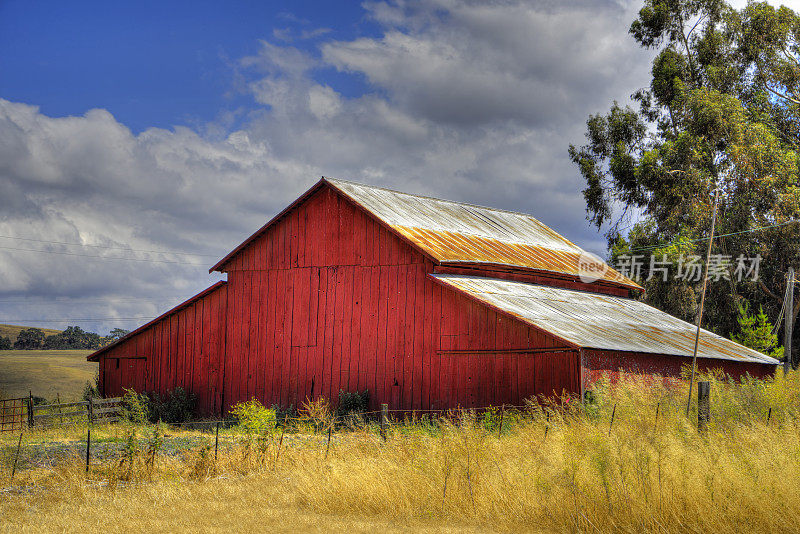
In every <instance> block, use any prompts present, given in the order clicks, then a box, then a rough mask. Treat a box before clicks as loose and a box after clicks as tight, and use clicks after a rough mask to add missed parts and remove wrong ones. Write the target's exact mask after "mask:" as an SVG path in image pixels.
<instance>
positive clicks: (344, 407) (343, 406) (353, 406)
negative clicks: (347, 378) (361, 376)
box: [336, 389, 369, 419]
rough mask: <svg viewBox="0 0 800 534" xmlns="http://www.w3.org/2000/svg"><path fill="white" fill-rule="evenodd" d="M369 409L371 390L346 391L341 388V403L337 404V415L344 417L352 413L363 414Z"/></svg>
mask: <svg viewBox="0 0 800 534" xmlns="http://www.w3.org/2000/svg"><path fill="white" fill-rule="evenodd" d="M368 409H369V390H368V389H365V390H364V391H345V390H343V389H342V390H339V404H337V405H336V417H337V418H340V419H341V418H344V417H347V416H352V415H362V414H364V413H365V412H366V411H367V410H368Z"/></svg>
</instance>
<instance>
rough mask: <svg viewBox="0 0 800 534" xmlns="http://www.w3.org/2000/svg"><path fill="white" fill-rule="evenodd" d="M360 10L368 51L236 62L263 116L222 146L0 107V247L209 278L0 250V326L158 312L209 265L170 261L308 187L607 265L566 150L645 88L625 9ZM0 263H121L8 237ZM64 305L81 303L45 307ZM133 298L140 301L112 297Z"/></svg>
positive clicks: (263, 55)
mask: <svg viewBox="0 0 800 534" xmlns="http://www.w3.org/2000/svg"><path fill="white" fill-rule="evenodd" d="M368 9H369V15H370V16H372V17H373V18H374V19H375V20H376V21H377V22H378V23H379V24H381V25H382V27H383V28H384V32H383V34H382V35H381V36H380V37H378V38H359V39H355V40H352V41H333V40H328V41H325V36H324V35H321V36H319V35H318V36H317V37H322V41H324V42H323V43H322V44H321V46H320V57H319V58H315V57H313V56H312V55H310V54H308V53H305V52H302V51H300V50H298V49H296V48H293V47H291V46H278V45H275V44H272V43H268V42H264V43H262V46H261V49H260V50H259V53H258V54H257V55H255V56H253V57H247V58H243V59H241V60H240V61H239V63H238V68H239V69H240V72H239V74H240V75H241V76H240V78H237V79H241V80H245V81H244V82H243V84H242V85H241V86H240V89H243V90H246V91H248V92H250V93H251V94H252V96H253V99H254V100H255V102H257V103H258V104H260V105H262V106H264V107H263V109H260V110H258V111H257V112H255V113H253V114H251V116H250V117H249V120H248V122H247V125H246V126H245V127H243V128H242V129H240V130H239V131H235V132H233V133H230V134H229V135H226V136H222V137H220V136H219V133H218V132H219V125H210V126H209V127H208V128H205V129H203V128H197V129H195V130H192V129H189V128H185V127H182V128H175V129H174V130H163V129H150V130H146V131H144V132H142V133H141V134H139V135H134V134H133V133H131V132H130V130H129V129H128V128H126V127H125V126H124V125H123V124H120V123H119V122H118V121H117V120H115V119H114V117H113V116H112V115H111V114H109V113H108V112H106V111H104V110H91V111H88V112H87V113H86V114H85V115H83V116H80V117H67V118H52V117H48V116H46V115H44V114H42V113H41V112H39V110H38V109H37V108H35V107H32V106H28V105H24V104H18V103H13V102H8V101H4V100H0V235H5V236H8V235H10V236H21V237H32V238H36V239H42V240H49V241H64V242H81V243H85V244H87V245H103V246H114V247H128V248H132V249H145V250H163V251H167V252H168V253H166V254H163V255H157V254H146V253H135V254H133V253H131V254H128V256H134V255H135V256H136V257H138V258H151V259H159V260H162V261H178V262H184V263H185V262H192V263H199V264H202V265H203V267H197V266H190V265H184V264H182V263H174V264H173V263H147V262H126V261H110V260H96V259H89V258H85V257H81V256H68V255H56V254H53V255H45V254H36V253H31V252H21V251H13V250H9V249H8V248H6V249H2V248H0V322H2V320H15V319H26V318H31V316H32V315H33V316H36V317H40V318H52V317H72V318H92V317H136V316H142V315H155V314H156V313H157V312H161V311H164V310H165V309H166V306H167V304H176V303H177V302H179V297H180V296H188V295H189V294H191V293H192V292H194V291H198V290H200V289H202V288H204V287H206V286H207V285H209V283H210V278H209V276H208V275H207V274H206V272H205V268H204V267H207V266H209V265H211V264H213V263H214V262H215V260H216V258H214V257H185V256H180V255H176V254H171V253H169V251H193V252H197V253H200V254H210V255H217V257H221V256H222V255H224V253H226V252H227V251H228V250H230V249H231V248H233V247H234V246H235V245H236V244H238V242H239V241H241V239H243V238H244V237H246V236H247V235H249V234H250V233H251V232H252V231H253V230H254V229H255V228H257V227H258V226H260V225H261V224H263V222H264V221H266V220H267V219H268V218H269V217H270V216H271V215H273V214H274V213H276V212H277V211H278V210H279V209H280V208H282V207H283V206H284V205H285V204H287V203H288V202H290V201H291V200H292V199H293V198H294V197H296V196H297V195H299V194H300V193H301V192H302V191H303V190H304V189H305V188H307V187H308V186H310V185H311V184H312V183H314V182H315V181H316V180H318V179H319V176H320V175H327V176H335V177H341V178H348V179H353V180H360V181H364V182H368V183H373V184H375V185H382V186H389V187H394V188H397V189H401V190H405V191H410V192H419V193H423V194H432V195H438V196H442V197H445V198H452V199H456V200H464V201H471V202H476V203H480V204H485V205H491V206H497V207H503V208H508V209H518V210H524V211H527V212H530V213H533V214H535V215H536V216H538V217H539V218H541V219H542V220H544V221H545V222H546V223H548V224H550V225H552V226H553V227H554V228H556V230H558V231H560V232H562V233H564V234H565V235H567V236H568V237H569V238H571V239H573V240H575V241H578V242H580V243H583V244H585V245H588V246H590V247H592V248H594V250H595V251H596V252H601V250H598V246H599V245H600V241H599V240H598V237H597V234H596V233H594V232H593V231H592V230H590V229H589V227H588V225H587V223H586V222H585V220H584V206H583V200H582V197H581V195H580V189H581V187H582V183H581V180H580V178H579V176H578V173H577V171H576V169H574V168H573V167H572V165H571V164H570V163H569V161H568V158H567V156H566V148H567V145H568V143H569V142H580V141H581V139H582V133H583V129H584V122H585V120H586V118H587V116H588V114H589V113H593V112H597V111H602V110H604V109H606V108H607V107H608V105H609V103H610V101H611V100H612V99H614V98H617V99H624V97H625V96H626V95H628V94H630V93H631V92H632V91H633V90H635V89H637V88H638V87H640V86H641V85H643V84H644V83H646V80H647V72H648V70H649V65H648V61H647V54H645V53H643V52H642V51H640V50H639V49H637V48H636V46H635V44H634V43H633V41H632V40H631V39H629V38H628V37H627V36H626V31H627V27H628V25H629V23H630V21H631V20H632V18H633V16H634V15H633V13H634V11H635V6H633V7H631V6H627V5H623V6H620V5H617V4H614V3H611V2H606V3H595V2H588V1H587V2H583V3H581V2H574V3H571V4H568V5H567V4H562V3H548V2H543V3H541V4H533V3H529V2H506V3H503V2H495V3H491V4H485V3H480V2H474V3H471V2H456V1H454V0H452V1H451V0H441V1H436V0H430V1H418V2H398V3H394V4H385V3H376V4H370V5H369V6H368ZM319 67H328V68H330V67H335V68H338V69H341V70H343V71H346V72H351V73H354V74H355V75H358V76H364V77H365V78H366V79H367V80H368V81H369V82H370V83H371V84H372V87H374V89H375V90H374V92H370V93H368V94H365V95H363V96H360V97H356V98H346V97H344V96H342V94H340V93H338V92H337V91H336V90H335V87H331V86H329V85H325V84H323V83H318V82H317V81H315V79H314V75H315V72H316V71H315V69H317V68H319ZM204 130H205V131H206V132H212V133H213V134H214V135H213V136H209V135H201V134H199V133H197V131H204ZM0 247H16V248H47V249H49V250H52V251H55V252H69V253H79V254H87V255H93V254H103V255H107V256H119V255H122V254H123V253H122V252H120V251H112V250H106V249H97V248H91V247H84V248H80V247H68V246H64V245H55V244H51V245H48V244H42V243H39V244H35V243H33V242H23V241H13V240H8V239H3V238H0ZM39 296H40V297H39ZM75 296H82V297H84V298H85V299H86V300H85V301H74V300H65V301H64V302H63V303H60V301H58V302H55V303H54V302H53V299H54V297H57V298H65V299H66V298H67V297H70V298H71V297H75ZM112 296H113V297H114V298H111V297H112ZM22 297H25V298H26V301H24V302H22V303H12V302H11V301H12V300H14V299H20V298H22ZM130 297H138V298H139V300H120V299H121V298H130ZM40 302H41V304H40ZM141 322H142V321H98V322H93V323H87V322H81V324H82V325H84V326H89V327H91V328H98V329H104V330H107V329H109V328H111V327H114V326H126V327H132V326H135V325H136V324H140V323H141Z"/></svg>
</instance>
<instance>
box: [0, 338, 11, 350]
mask: <svg viewBox="0 0 800 534" xmlns="http://www.w3.org/2000/svg"><path fill="white" fill-rule="evenodd" d="M12 348H14V345H13V344H12V343H11V339H10V338H8V337H7V336H6V337H4V336H0V350H11V349H12Z"/></svg>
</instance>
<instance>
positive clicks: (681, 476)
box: [0, 373, 800, 533]
mask: <svg viewBox="0 0 800 534" xmlns="http://www.w3.org/2000/svg"><path fill="white" fill-rule="evenodd" d="M798 374H800V373H793V376H790V377H789V378H788V379H784V378H783V377H782V376H778V377H777V378H775V379H774V380H772V379H770V380H765V381H758V380H753V381H748V382H746V383H744V384H742V385H740V384H732V383H728V382H726V381H722V380H715V379H714V378H713V377H709V378H710V380H711V382H712V388H711V392H712V404H711V422H710V424H709V427H708V430H707V432H705V433H702V434H701V433H699V432H698V431H697V428H696V412H693V413H692V414H691V416H690V417H686V415H685V414H684V405H685V401H686V394H687V391H686V388H685V387H675V388H670V389H667V388H664V387H663V386H661V385H660V384H652V383H644V382H637V381H630V382H626V383H624V384H621V385H618V386H615V387H610V386H609V385H608V384H601V387H599V388H598V389H597V390H596V391H595V393H596V396H595V399H596V402H594V403H592V404H588V405H580V404H577V403H561V402H559V403H556V404H552V405H549V406H544V407H542V406H538V405H531V406H529V407H528V408H527V409H525V410H522V411H510V410H508V411H506V412H505V413H504V416H505V419H504V423H503V425H502V426H501V424H500V423H499V418H498V415H499V413H498V412H497V411H494V412H491V413H490V414H486V415H476V414H474V413H471V412H462V413H459V414H452V415H451V416H450V417H448V418H444V419H437V420H431V419H421V420H419V419H414V420H409V419H406V420H397V421H394V422H393V423H392V424H391V425H390V428H389V430H388V436H387V439H386V441H383V440H382V439H381V438H380V437H379V435H378V431H377V426H376V424H375V423H370V424H366V425H359V424H357V425H354V426H351V427H342V428H338V429H337V430H336V431H335V432H334V433H333V437H332V439H331V441H330V445H328V442H327V437H328V436H329V435H330V434H328V433H327V432H325V431H324V428H325V426H324V425H323V426H319V425H317V424H316V423H318V422H319V421H320V420H319V419H313V420H312V419H311V418H312V417H316V418H319V417H322V418H323V420H324V418H325V417H327V416H325V415H324V414H323V415H319V414H322V413H323V411H322V410H316V411H314V412H313V413H315V414H317V415H313V414H312V412H311V411H310V410H309V412H308V415H305V416H304V414H303V413H302V412H301V414H300V415H301V419H300V420H299V422H297V423H293V424H294V425H295V426H292V427H290V428H289V429H288V430H286V433H285V435H284V431H283V430H281V429H279V428H277V429H276V428H275V427H274V419H272V425H271V426H268V427H267V428H264V429H262V430H258V432H259V433H257V434H254V433H250V434H247V427H246V425H242V426H241V427H233V428H230V429H224V430H223V431H222V432H221V434H220V449H219V458H218V459H217V460H215V458H214V434H213V433H210V432H208V433H201V432H198V431H196V430H179V429H174V428H172V429H164V428H163V427H162V428H161V429H160V430H159V429H158V427H153V426H149V427H143V426H133V425H126V424H122V425H115V426H110V427H102V428H95V429H94V430H93V432H92V435H93V436H94V437H95V438H93V439H97V440H98V441H99V442H100V443H101V444H104V445H105V444H109V443H112V442H113V443H116V444H117V447H118V449H117V450H118V451H119V453H118V455H117V456H116V457H108V456H106V457H104V458H100V457H99V455H98V457H97V458H95V460H93V464H92V466H91V469H90V470H89V473H88V475H87V474H86V472H85V466H84V463H83V458H84V456H83V455H84V454H85V448H81V447H82V444H83V443H85V442H84V441H82V436H85V432H86V430H85V428H74V429H65V430H51V431H43V432H31V433H27V434H25V435H24V436H23V438H24V439H23V441H22V448H23V451H25V452H24V453H23V454H25V455H26V458H28V457H29V451H30V450H31V449H34V448H35V447H41V446H43V444H45V443H50V444H52V443H57V442H60V443H61V444H62V445H64V446H66V447H68V448H69V447H72V451H73V452H72V454H71V455H67V456H64V457H62V459H61V460H56V461H52V459H53V456H52V455H50V454H43V457H44V458H45V460H47V461H46V462H45V463H44V464H43V465H42V466H41V467H29V463H27V462H26V464H25V467H24V468H23V469H21V470H19V471H18V472H17V478H16V479H15V481H14V485H13V486H9V484H8V482H7V481H8V480H9V478H10V470H11V464H12V461H11V459H12V457H13V456H14V453H13V451H15V449H16V445H17V441H16V440H17V439H18V436H12V435H8V434H6V435H5V436H3V435H0V494H2V495H3V498H0V532H15V533H16V532H64V531H79V532H95V531H104V532H105V531H109V532H130V531H170V532H230V531H237V532H238V531H277V532H375V531H384V532H387V533H388V532H664V533H671V532H726V533H727V532H742V531H747V532H797V526H798V525H800V377H798ZM303 417H306V419H302V418H303ZM327 420H328V421H330V419H327ZM315 425H316V426H315ZM315 427H316V428H323V430H322V431H320V432H318V433H315V432H314V430H313V429H314V428H315ZM212 428H213V427H212ZM156 431H157V433H154V432H156ZM180 436H183V439H184V440H187V439H189V438H191V439H193V440H194V442H193V443H192V445H191V446H190V448H188V449H186V450H183V451H177V452H176V451H175V450H174V448H173V449H170V447H171V445H169V443H174V440H176V439H178V438H179V437H180ZM170 440H172V441H170ZM154 447H156V448H154ZM151 450H156V451H157V452H156V453H153V454H151V453H150V451H151ZM93 451H94V449H93Z"/></svg>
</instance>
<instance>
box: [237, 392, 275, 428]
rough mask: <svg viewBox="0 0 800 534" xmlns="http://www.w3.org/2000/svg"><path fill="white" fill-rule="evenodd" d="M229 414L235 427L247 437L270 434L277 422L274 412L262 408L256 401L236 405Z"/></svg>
mask: <svg viewBox="0 0 800 534" xmlns="http://www.w3.org/2000/svg"><path fill="white" fill-rule="evenodd" d="M230 413H231V415H233V416H234V417H235V418H236V421H237V426H238V427H239V428H240V429H242V430H243V431H244V432H245V433H247V434H248V435H253V434H256V435H263V434H266V433H268V432H272V431H273V430H275V427H276V425H277V422H278V420H277V418H276V417H275V411H274V410H272V409H269V408H266V407H264V405H263V404H261V403H260V402H259V401H257V400H256V399H252V400H249V401H247V402H240V403H238V404H237V405H236V406H234V407H233V409H231V412H230Z"/></svg>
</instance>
